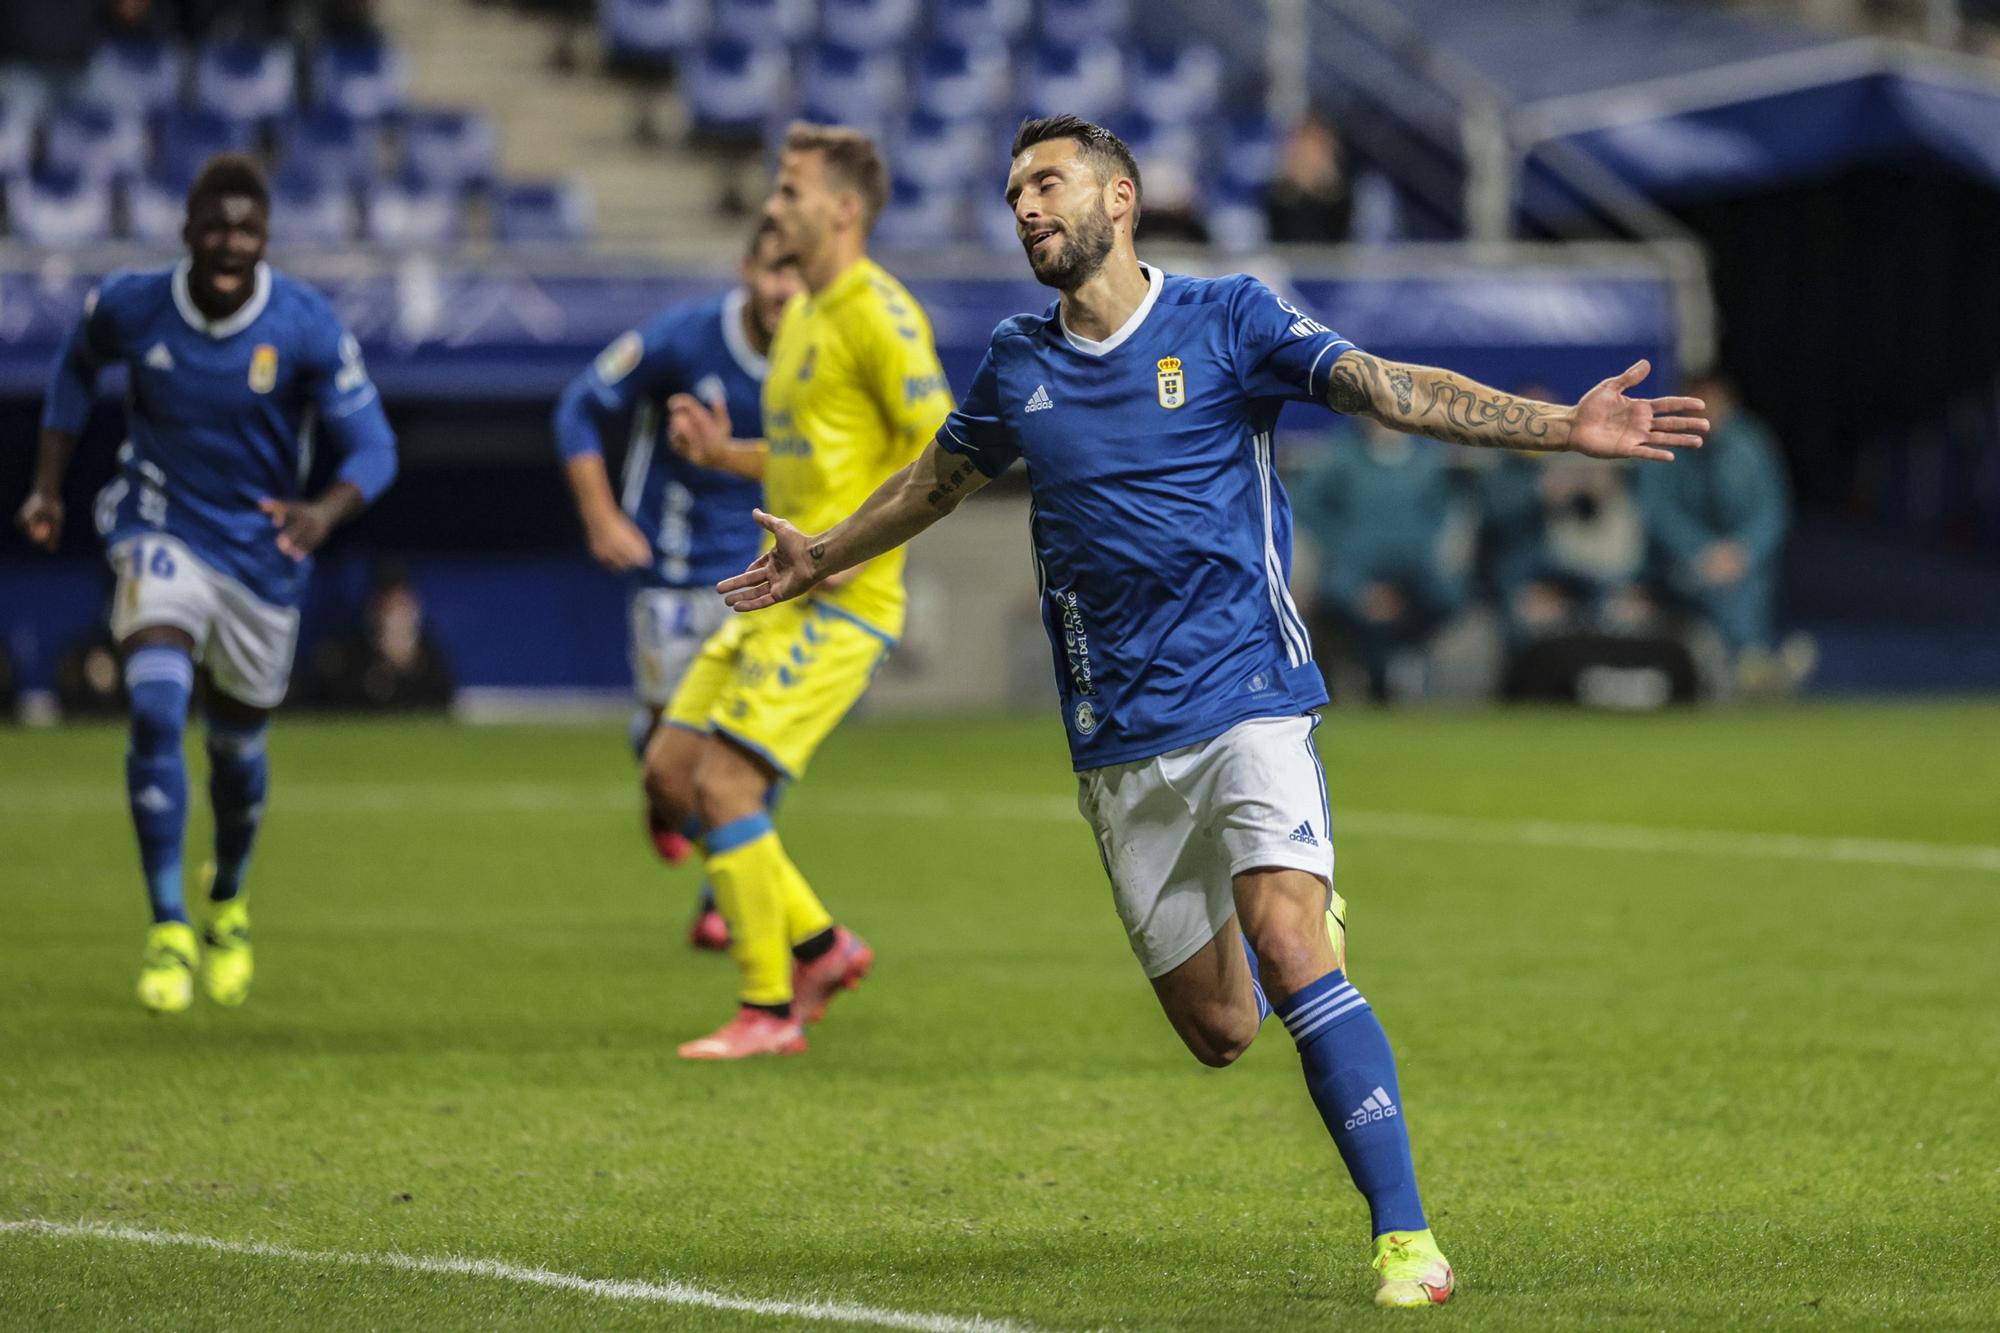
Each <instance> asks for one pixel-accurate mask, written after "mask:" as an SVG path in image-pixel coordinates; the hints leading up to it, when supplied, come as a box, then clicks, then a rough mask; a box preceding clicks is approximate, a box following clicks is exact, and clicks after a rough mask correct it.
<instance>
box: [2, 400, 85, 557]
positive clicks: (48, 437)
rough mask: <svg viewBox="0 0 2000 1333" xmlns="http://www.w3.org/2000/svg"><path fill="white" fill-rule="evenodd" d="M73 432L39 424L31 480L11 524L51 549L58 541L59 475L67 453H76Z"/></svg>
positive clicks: (63, 471) (66, 466) (65, 468)
mask: <svg viewBox="0 0 2000 1333" xmlns="http://www.w3.org/2000/svg"><path fill="white" fill-rule="evenodd" d="M76 438H77V437H76V432H74V431H68V430H62V429H60V428H59V427H55V426H44V427H42V434H41V439H40V441H39V442H38V443H37V445H36V447H35V479H34V481H33V483H31V484H30V485H29V487H28V498H27V499H26V500H23V501H22V502H21V509H20V512H19V513H17V514H15V515H14V523H15V525H16V526H17V527H19V528H20V529H21V532H22V534H23V535H24V536H26V537H27V539H28V540H29V541H30V542H33V543H34V544H35V545H36V546H39V547H41V548H42V549H43V550H45V551H53V550H55V549H56V546H57V544H58V543H60V542H61V541H62V525H63V502H62V484H63V476H64V474H66V473H67V472H68V471H69V460H70V456H71V455H72V454H74V453H75V452H76Z"/></svg>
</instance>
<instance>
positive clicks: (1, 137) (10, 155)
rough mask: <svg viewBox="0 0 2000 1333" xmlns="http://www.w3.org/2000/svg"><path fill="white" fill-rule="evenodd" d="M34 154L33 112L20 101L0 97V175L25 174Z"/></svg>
mask: <svg viewBox="0 0 2000 1333" xmlns="http://www.w3.org/2000/svg"><path fill="white" fill-rule="evenodd" d="M34 156H35V116H34V113H33V112H32V111H31V110H30V109H29V108H28V107H27V106H26V105H25V104H23V103H22V102H21V101H18V100H16V99H14V98H12V97H0V177H5V176H21V175H25V174H27V171H28V167H29V166H30V165H31V164H32V162H33V161H34Z"/></svg>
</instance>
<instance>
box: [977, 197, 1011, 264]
mask: <svg viewBox="0 0 2000 1333" xmlns="http://www.w3.org/2000/svg"><path fill="white" fill-rule="evenodd" d="M966 208H967V209H968V210H969V211H970V212H971V215H972V229H973V232H974V233H975V234H976V235H977V236H978V238H979V242H980V244H982V245H984V246H986V247H988V248H989V249H993V250H998V251H1001V252H1003V253H1005V254H1007V255H1010V256H1014V257H1016V258H1018V257H1020V255H1021V253H1022V251H1021V234H1020V232H1018V231H1016V230H1015V228H1014V210H1013V209H1011V208H1009V207H1007V201H1006V199H1005V198H1004V197H1002V193H1001V192H1000V191H990V192H989V191H984V190H979V189H973V190H971V191H970V192H969V193H968V194H967V196H966Z"/></svg>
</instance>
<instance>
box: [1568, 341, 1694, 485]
mask: <svg viewBox="0 0 2000 1333" xmlns="http://www.w3.org/2000/svg"><path fill="white" fill-rule="evenodd" d="M1652 372H1653V367H1652V363H1651V362H1648V361H1637V362H1634V363H1633V365H1632V368H1631V369H1630V370H1627V371H1626V372H1625V373H1624V374H1623V375H1615V376H1613V377H1612V378H1610V379H1608V380H1605V381H1604V382H1603V383H1601V384H1599V385H1598V386H1597V387H1596V388H1594V389H1592V390H1591V391H1590V392H1589V393H1587V394H1585V395H1584V396H1583V397H1582V398H1581V399H1580V400H1578V402H1577V405H1576V408H1575V416H1574V419H1573V421H1572V424H1571V426H1570V435H1569V447H1570V448H1571V449H1573V450H1575V451H1576V452H1577V453H1580V454H1588V455H1590V456H1591V457H1592V458H1644V459H1650V460H1652V461H1654V462H1660V463H1671V462H1673V461H1674V456H1673V453H1672V452H1671V451H1672V450H1675V449H1699V448H1701V437H1702V435H1703V434H1704V433H1705V432H1706V431H1707V430H1708V418H1707V417H1705V416H1702V415H1701V413H1703V412H1705V411H1706V410H1707V408H1708V404H1706V403H1704V402H1702V400H1701V399H1699V398H1627V397H1626V396H1625V391H1626V390H1627V389H1629V388H1631V387H1632V386H1633V385H1635V384H1637V383H1638V382H1639V381H1641V380H1643V379H1645V378H1646V376H1648V375H1650V374H1651V373H1652Z"/></svg>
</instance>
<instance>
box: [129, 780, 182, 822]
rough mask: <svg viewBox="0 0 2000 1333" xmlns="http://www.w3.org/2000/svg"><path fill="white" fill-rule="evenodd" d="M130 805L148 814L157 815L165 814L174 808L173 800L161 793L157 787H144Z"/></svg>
mask: <svg viewBox="0 0 2000 1333" xmlns="http://www.w3.org/2000/svg"><path fill="white" fill-rule="evenodd" d="M132 804H134V805H136V806H138V807H139V808H140V809H141V810H144V811H146V812H147V813H148V814H155V815H159V814H165V813H166V812H167V811H169V810H171V809H173V808H174V798H173V797H171V796H169V795H167V794H166V793H165V792H163V791H161V790H160V789H159V788H158V787H146V788H142V789H141V790H140V792H139V794H138V795H137V796H134V797H133V798H132Z"/></svg>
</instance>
